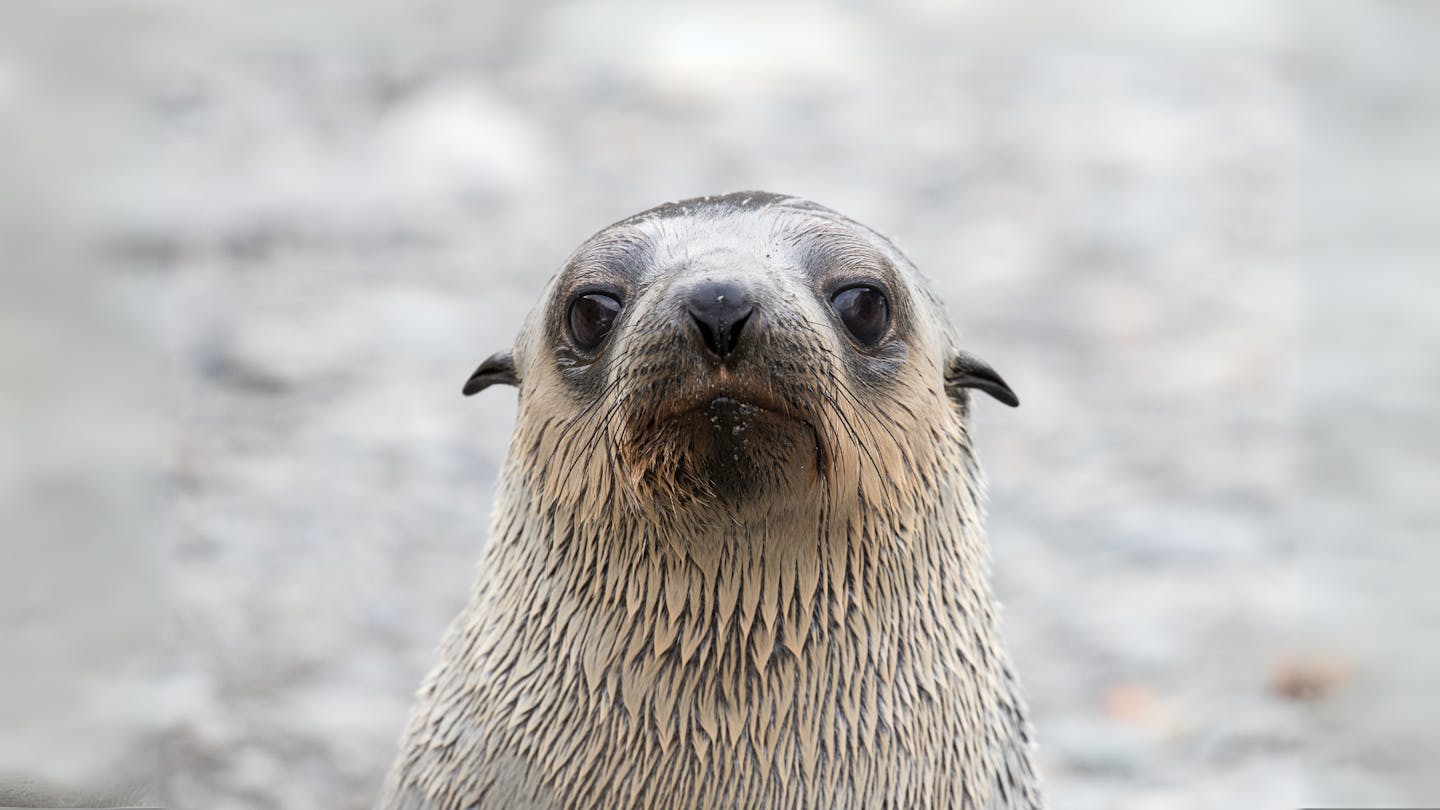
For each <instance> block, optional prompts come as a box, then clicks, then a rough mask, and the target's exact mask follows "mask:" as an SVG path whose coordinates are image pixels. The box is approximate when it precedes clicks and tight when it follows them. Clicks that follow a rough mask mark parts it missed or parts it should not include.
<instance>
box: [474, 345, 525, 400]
mask: <svg viewBox="0 0 1440 810" xmlns="http://www.w3.org/2000/svg"><path fill="white" fill-rule="evenodd" d="M519 384H520V375H519V374H517V373H515V357H514V356H513V355H511V354H510V352H498V353H496V354H492V355H490V357H489V358H487V359H486V360H485V362H483V363H481V364H480V368H477V369H475V373H474V374H471V375H470V379H468V380H466V381H465V388H464V392H465V396H467V397H468V396H471V395H473V394H478V393H480V392H481V391H484V390H485V389H486V388H489V387H490V386H492V385H519Z"/></svg>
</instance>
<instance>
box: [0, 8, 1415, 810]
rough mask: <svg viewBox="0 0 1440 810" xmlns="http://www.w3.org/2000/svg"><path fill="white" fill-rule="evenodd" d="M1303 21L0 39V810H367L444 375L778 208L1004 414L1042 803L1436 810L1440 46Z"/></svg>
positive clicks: (338, 11) (127, 25) (458, 16)
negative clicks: (786, 197) (945, 309)
mask: <svg viewBox="0 0 1440 810" xmlns="http://www.w3.org/2000/svg"><path fill="white" fill-rule="evenodd" d="M1304 7H1305V9H1306V13H1305V15H1304V16H1302V15H1300V14H1299V13H1297V11H1296V9H1295V8H1294V7H1292V6H1290V5H1287V4H1282V3H1278V2H1239V1H1238V0H1236V2H1214V3H1208V4H1203V5H1202V4H1184V5H1182V6H1169V5H1165V6H1162V5H1161V4H1145V3H1139V2H1117V3H1112V4H1108V6H1106V5H1102V6H1098V7H1089V8H1090V10H1088V11H1086V12H1085V13H1084V14H1081V13H1079V12H1078V11H1076V10H1075V8H1071V7H1068V6H1065V5H1062V4H1058V3H1056V4H1052V3H1044V2H1031V3H1020V4H1011V5H1007V6H1004V7H1002V6H1000V5H998V4H995V5H986V4H979V3H953V4H951V3H939V2H927V1H926V0H906V2H898V3H885V4H881V3H873V4H872V3H863V2H853V3H847V4H839V5H829V6H824V7H821V6H814V5H790V4H759V3H757V4H753V5H752V4H748V3H742V4H739V5H727V6H719V5H679V4H646V3H639V2H628V3H627V2H622V3H603V4H602V3H598V2H579V3H570V4H561V3H555V2H536V3H530V4H500V3H496V2H487V1H486V0H479V1H478V2H470V3H464V4H462V3H455V2H444V1H442V0H424V1H423V2H413V3H400V2H382V1H381V0H364V1H363V2H355V3H351V4H347V5H345V6H344V7H343V8H342V7H341V6H339V5H335V6H333V7H325V6H322V5H320V4H313V5H308V6H302V5H300V4H281V3H278V2H276V3H271V2H256V3H248V4H241V3H232V4H223V3H218V2H188V3H182V2H179V0H127V1H126V2H116V3H110V4H106V5H103V6H102V5H98V4H85V3H79V2H68V0H67V1H66V2H47V3H39V2H37V3H21V2H17V3H12V4H9V5H6V6H5V7H4V9H3V11H0V20H3V22H4V25H3V26H0V29H3V31H0V46H3V49H0V182H3V186H0V239H3V242H0V246H3V248H4V252H3V258H4V260H5V262H6V263H7V267H6V269H5V285H6V288H5V291H4V292H5V294H4V296H3V298H0V371H3V379H0V386H3V388H0V390H3V391H4V397H3V399H0V422H3V425H4V429H3V431H0V440H3V444H0V456H3V460H0V504H3V506H4V530H5V535H4V537H3V539H0V634H3V635H0V638H3V639H4V647H5V651H4V652H3V653H0V684H3V689H0V805H4V804H6V802H7V801H9V802H11V803H19V802H21V801H23V800H24V798H25V797H26V795H27V794H26V793H25V792H24V791H27V790H29V791H39V792H41V793H45V792H48V793H50V794H52V795H54V794H63V795H65V796H67V797H68V800H69V801H72V802H82V801H85V800H86V797H87V796H89V795H107V796H111V797H115V796H120V798H122V799H128V800H133V801H141V800H146V799H148V800H150V801H155V802H164V803H167V804H168V805H169V806H173V807H179V808H214V809H215V810H222V809H225V808H361V807H365V806H367V805H368V803H369V801H370V798H371V797H372V795H373V794H374V792H375V790H376V788H377V787H378V784H379V782H380V779H381V777H382V775H383V773H384V770H385V769H386V767H387V766H388V764H389V761H390V758H391V756H392V753H393V750H394V744H395V741H396V738H397V735H398V733H399V731H400V727H401V724H402V722H403V718H404V714H405V711H406V707H407V704H408V701H409V696H410V694H411V692H412V691H413V690H414V688H415V687H416V686H417V685H418V683H419V680H420V678H421V676H422V675H423V673H424V671H425V670H426V669H427V667H428V666H429V664H430V663H431V662H432V660H433V657H434V652H435V645H436V643H437V641H438V640H439V638H440V634H441V633H442V631H443V629H444V627H445V625H446V623H447V622H448V621H449V619H450V618H451V617H452V616H453V615H454V614H455V612H456V611H457V610H458V609H459V608H460V606H461V604H462V603H463V601H464V599H465V596H466V592H467V589H468V587H469V584H470V581H471V579H472V578H473V576H474V571H475V565H476V561H477V560H478V559H479V556H480V549H481V548H482V546H483V544H484V542H485V537H486V532H487V524H488V519H489V511H490V504H491V492H492V488H493V485H494V482H495V477H496V472H497V469H498V466H499V464H500V462H501V460H502V458H503V457H504V453H505V451H506V446H507V442H508V434H509V430H510V427H511V425H512V423H513V417H514V397H513V394H512V392H510V391H509V390H508V389H507V390H496V391H491V392H487V393H486V394H485V395H484V396H482V397H478V398H476V399H474V400H467V399H463V398H461V397H460V395H459V388H460V384H461V383H462V382H463V380H464V379H465V377H466V376H467V375H468V373H469V372H470V371H471V370H472V369H473V367H474V366H475V364H477V363H478V361H479V360H481V359H483V358H484V357H485V356H487V355H488V354H489V353H491V352H492V351H496V350H498V349H501V348H504V347H505V346H507V345H508V343H509V341H510V340H511V338H512V337H513V335H514V333H515V331H516V329H517V328H518V326H519V324H520V322H521V320H522V318H523V317H524V315H525V313H526V311H527V310H528V308H529V307H530V305H531V304H532V303H533V302H534V301H535V299H536V297H537V295H538V293H539V291H540V289H541V287H542V285H543V284H544V282H545V280H546V279H547V278H548V277H549V275H550V274H551V273H553V272H554V271H555V270H556V269H557V267H558V265H559V263H560V262H561V261H562V260H563V259H564V257H565V256H566V254H567V253H568V252H569V251H570V250H571V249H572V248H573V247H574V246H575V245H576V244H578V243H579V242H580V241H581V240H582V239H584V238H585V237H586V236H588V235H589V234H590V233H591V232H593V231H595V230H596V229H598V228H600V227H601V226H603V225H605V224H607V223H609V222H611V221H613V220H615V219H618V218H620V217H622V216H624V215H627V214H630V213H633V212H635V211H637V210H640V209H642V208H646V207H649V206H650V205H653V204H656V203H658V202H661V201H665V200H671V199H677V198H681V197H686V196H694V195H698V194H705V193H714V192H720V191H730V190H739V189H745V188H762V189H768V190H775V191H782V192H788V193H794V194H799V195H802V196H807V197H811V198H813V199H815V200H817V201H820V202H822V203H825V204H827V205H829V206H831V207H834V208H836V209H838V210H840V211H842V212H845V213H847V214H849V215H851V216H854V217H855V218H857V219H859V220H861V221H863V222H866V223H867V224H870V225H872V226H873V227H875V228H877V229H878V230H880V231H882V232H884V233H887V234H889V235H890V236H891V237H893V238H894V239H895V240H896V241H897V243H898V244H900V245H901V247H902V248H903V249H905V250H906V251H907V253H908V254H909V255H910V256H911V258H912V259H914V260H915V262H916V263H917V264H918V265H919V266H920V267H921V269H922V270H924V271H925V272H927V273H928V274H929V275H930V276H932V277H933V279H934V280H935V282H936V284H937V286H938V287H939V289H940V291H941V292H942V294H943V296H944V298H945V299H946V301H947V302H948V303H949V306H950V310H951V313H952V315H953V317H954V319H955V321H956V323H957V324H958V325H959V327H960V329H961V331H962V333H963V334H964V336H965V338H966V341H967V345H968V346H969V347H970V348H972V349H973V350H974V351H975V352H976V353H978V354H980V355H981V356H982V357H985V358H986V359H988V360H990V361H991V362H992V363H994V364H995V365H996V366H997V368H998V369H999V370H1000V371H1001V372H1002V373H1004V374H1005V376H1006V378H1007V379H1008V380H1010V381H1011V382H1012V384H1013V385H1014V386H1015V387H1016V389H1017V390H1018V391H1019V392H1020V395H1021V397H1022V399H1023V400H1024V405H1023V407H1021V408H1020V409H1019V410H1016V411H1010V410H1008V409H1003V408H1001V407H999V406H995V405H994V404H993V403H991V402H989V401H988V400H986V401H984V402H983V403H981V404H980V405H979V406H978V407H977V413H976V422H977V425H976V428H975V432H976V434H977V441H978V443H979V446H980V449H981V451H982V454H983V456H984V458H985V461H986V463H987V469H988V472H989V476H990V480H991V495H992V500H991V510H990V512H991V517H990V535H991V540H992V546H993V553H994V567H995V580H996V584H997V588H998V590H999V592H1000V594H1001V595H1002V597H1003V599H1004V601H1005V604H1006V612H1005V620H1006V632H1007V635H1008V638H1009V642H1010V645H1011V648H1012V652H1013V655H1014V657H1015V658H1016V659H1017V665H1018V669H1019V671H1020V673H1021V675H1022V680H1023V682H1024V684H1025V686H1026V689H1027V692H1028V694H1029V696H1030V701H1031V705H1032V708H1033V712H1034V720H1035V724H1036V726H1037V728H1038V734H1039V739H1040V749H1039V755H1040V762H1041V765H1042V768H1043V771H1044V774H1045V777H1046V781H1047V786H1048V792H1049V793H1050V795H1051V798H1052V801H1053V804H1054V806H1055V807H1057V808H1077V809H1078V810H1086V809H1089V808H1093V809H1094V810H1111V809H1113V808H1119V809H1120V810H1130V809H1133V810H1141V809H1142V808H1143V809H1144V810H1160V809H1161V808H1164V809H1166V810H1170V809H1172V808H1174V809H1178V808H1214V807H1246V808H1254V807H1261V808H1275V809H1276V810H1278V809H1279V808H1288V807H1296V806H1299V805H1300V803H1301V802H1311V803H1322V804H1330V805H1339V804H1356V805H1361V804H1404V803H1411V804H1419V803H1423V802H1426V801H1428V802H1430V803H1435V802H1437V801H1440V777H1437V776H1436V774H1435V772H1434V769H1433V763H1434V762H1435V761H1436V760H1437V754H1440V732H1437V730H1436V729H1437V728H1440V713H1437V711H1436V701H1435V700H1434V699H1433V691H1434V686H1433V684H1434V683H1435V679H1436V678H1437V677H1440V664H1437V660H1436V659H1437V656H1436V655H1435V649H1436V639H1435V633H1434V623H1435V621H1436V620H1437V618H1440V606H1437V604H1436V599H1435V598H1434V596H1433V595H1432V592H1433V586H1431V585H1430V582H1431V581H1432V580H1433V576H1434V573H1435V563H1436V561H1437V552H1436V551H1435V550H1434V544H1433V543H1432V542H1430V541H1432V540H1433V539H1434V538H1435V528H1436V525H1437V523H1436V519H1435V518H1436V496H1437V494H1440V487H1437V477H1436V472H1435V463H1436V460H1437V457H1440V447H1437V444H1436V437H1437V434H1436V432H1435V431H1434V430H1433V427H1432V426H1431V425H1430V422H1431V413H1432V411H1433V408H1434V407H1435V406H1436V404H1437V402H1436V392H1437V388H1440V385H1437V377H1436V368H1437V364H1436V363H1435V361H1434V358H1433V356H1432V352H1431V351H1429V349H1430V347H1433V345H1434V339H1435V337H1436V336H1437V334H1436V333H1437V326H1436V323H1437V320H1440V319H1437V318H1435V317H1434V315H1435V309H1436V305H1435V302H1436V301H1437V300H1440V298H1437V293H1440V289H1437V281H1436V274H1435V272H1434V270H1435V265H1434V263H1433V261H1431V260H1430V259H1429V258H1428V257H1430V256H1433V255H1434V254H1433V253H1432V252H1430V251H1432V250H1433V248H1434V246H1435V241H1436V236H1435V234H1436V233H1437V231H1436V230H1435V229H1434V227H1433V223H1434V212H1435V211H1436V210H1440V194H1437V193H1436V189H1435V187H1434V185H1433V184H1429V183H1428V179H1427V178H1426V176H1424V175H1423V173H1422V172H1421V171H1420V169H1421V168H1423V166H1424V165H1425V163H1426V161H1427V160H1433V159H1434V157H1435V154H1434V150H1435V147H1434V144H1435V143H1437V142H1440V140H1437V139H1435V138H1430V137H1426V136H1427V135H1434V134H1435V133H1436V131H1437V130H1440V127H1437V126H1436V118H1437V110H1436V107H1435V101H1436V99H1440V94H1437V93H1436V92H1435V90H1436V87H1435V86H1434V82H1436V81H1437V77H1440V69H1437V66H1436V64H1435V62H1436V60H1435V58H1434V57H1431V56H1429V55H1428V54H1429V53H1430V52H1433V51H1434V48H1433V47H1431V46H1430V45H1429V44H1428V43H1430V42H1432V41H1433V37H1434V35H1435V34H1437V33H1440V27H1437V22H1440V17H1437V14H1436V13H1435V8H1436V7H1435V6H1433V5H1426V4H1422V3H1411V4H1403V3H1346V2H1323V3H1321V2H1317V3H1309V4H1305V6H1304ZM1002 8H1003V9H1004V10H1002ZM1076 8H1078V7H1076ZM1162 9H1168V10H1162ZM1427 214H1428V216H1427ZM7 791H8V792H7ZM28 795H32V796H33V795H34V794H33V793H32V794H28ZM17 797H18V798H17Z"/></svg>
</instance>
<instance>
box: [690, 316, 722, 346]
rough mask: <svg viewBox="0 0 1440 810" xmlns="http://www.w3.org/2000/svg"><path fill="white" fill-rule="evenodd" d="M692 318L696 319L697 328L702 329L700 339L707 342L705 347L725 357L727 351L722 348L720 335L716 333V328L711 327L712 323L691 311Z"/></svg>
mask: <svg viewBox="0 0 1440 810" xmlns="http://www.w3.org/2000/svg"><path fill="white" fill-rule="evenodd" d="M690 318H691V320H693V321H695V328H697V329H699V330H700V339H701V340H703V341H704V342H705V348H707V349H709V350H710V351H711V352H713V353H714V354H716V355H718V356H720V357H724V356H725V352H724V351H723V350H722V349H721V348H720V341H719V336H718V335H716V334H715V330H714V329H712V328H711V327H710V324H708V323H706V322H705V319H704V318H701V317H700V316H699V315H696V314H695V313H693V312H692V313H690Z"/></svg>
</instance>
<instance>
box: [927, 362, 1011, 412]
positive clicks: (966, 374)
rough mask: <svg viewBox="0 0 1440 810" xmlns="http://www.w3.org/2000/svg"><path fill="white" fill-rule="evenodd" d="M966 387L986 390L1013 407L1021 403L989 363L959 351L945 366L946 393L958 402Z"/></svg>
mask: <svg viewBox="0 0 1440 810" xmlns="http://www.w3.org/2000/svg"><path fill="white" fill-rule="evenodd" d="M966 388H976V389H979V390H981V391H984V392H985V393H987V394H989V395H990V396H992V397H994V398H996V399H998V400H1000V401H1001V402H1003V403H1005V404H1006V405H1009V406H1010V407H1012V408H1014V407H1016V406H1018V405H1019V404H1020V398H1019V397H1017V396H1015V392H1014V391H1011V390H1010V386H1008V385H1006V384H1005V381H1004V380H1002V379H1000V375H999V374H997V373H995V369H993V368H991V367H990V366H989V364H987V363H986V362H985V361H984V360H981V359H980V358H978V357H976V356H974V355H972V354H966V353H965V352H957V353H956V355H955V356H954V357H953V358H951V359H950V365H948V366H946V367H945V393H946V394H948V395H949V396H950V398H951V399H953V400H955V401H956V402H957V403H958V402H961V401H962V398H963V397H964V396H965V391H964V389H966Z"/></svg>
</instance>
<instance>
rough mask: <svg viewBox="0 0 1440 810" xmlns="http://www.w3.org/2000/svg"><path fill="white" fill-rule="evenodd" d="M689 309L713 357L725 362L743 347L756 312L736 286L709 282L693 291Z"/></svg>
mask: <svg viewBox="0 0 1440 810" xmlns="http://www.w3.org/2000/svg"><path fill="white" fill-rule="evenodd" d="M686 309H687V311H688V312H689V313H690V319H691V320H692V321H694V322H695V328H696V330H697V331H698V332H699V333H700V340H701V342H702V343H703V344H704V345H705V348H706V349H707V350H709V352H710V354H712V355H714V356H715V357H718V358H720V359H722V360H723V359H725V358H726V357H728V356H729V355H731V354H732V353H734V351H735V349H736V347H737V346H739V345H740V338H741V335H742V333H743V332H744V330H745V324H746V323H748V322H749V320H750V315H751V313H752V312H753V311H754V309H753V307H752V306H751V305H750V301H749V300H748V297H747V296H746V294H745V291H744V290H743V289H741V288H740V287H738V286H736V285H734V284H728V283H723V282H706V283H704V284H701V285H699V286H698V287H696V288H695V289H694V290H692V291H691V292H690V295H689V300H688V301H687V302H686Z"/></svg>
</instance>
